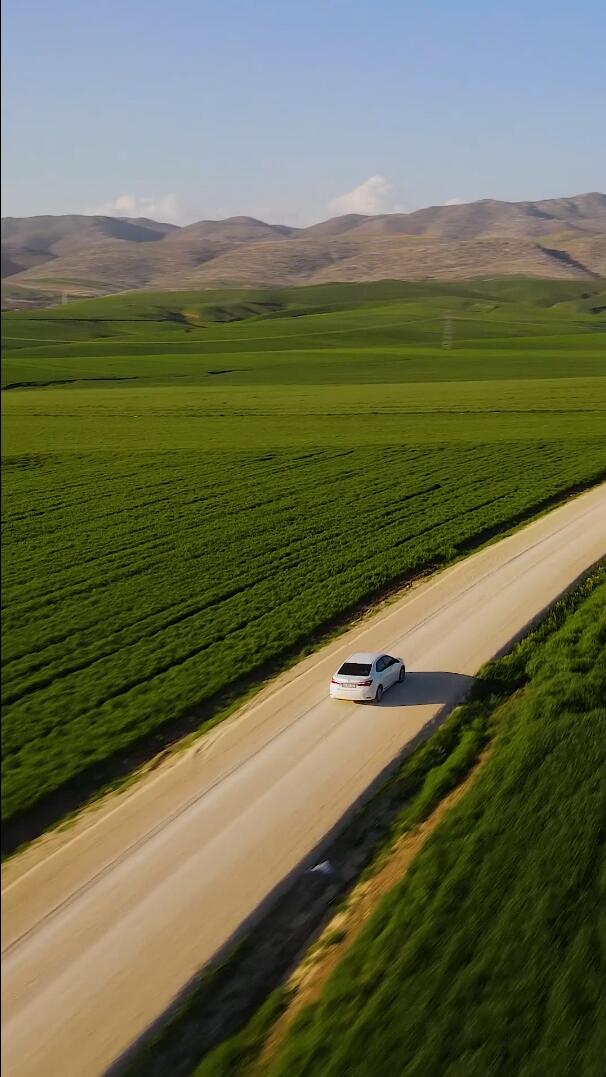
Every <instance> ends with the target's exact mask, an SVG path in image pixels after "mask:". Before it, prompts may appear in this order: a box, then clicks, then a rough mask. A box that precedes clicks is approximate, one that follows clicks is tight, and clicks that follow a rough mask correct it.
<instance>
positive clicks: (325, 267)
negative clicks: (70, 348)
mask: <svg viewBox="0 0 606 1077" xmlns="http://www.w3.org/2000/svg"><path fill="white" fill-rule="evenodd" d="M499 274H521V275H530V276H546V277H562V276H568V277H575V276H576V277H583V276H586V277H588V278H590V277H602V276H604V275H606V195H604V194H602V193H600V192H588V193H586V194H581V195H573V196H569V197H563V198H555V199H543V200H539V201H523V202H504V201H499V200H496V199H489V198H488V199H480V200H479V201H476V202H467V203H460V204H456V205H448V206H429V207H426V208H424V209H419V210H415V211H413V212H411V213H391V214H386V213H383V214H374V215H366V214H345V215H342V216H339V217H333V218H329V219H328V220H326V221H320V222H318V223H317V224H313V225H310V226H308V227H305V228H299V227H294V226H290V225H284V224H268V223H267V222H265V221H261V220H258V219H257V218H255V217H249V216H234V217H228V218H226V219H223V220H202V221H196V222H193V223H192V224H189V225H184V226H178V225H172V224H168V223H163V222H158V221H153V220H150V219H148V218H125V217H109V216H101V215H99V216H96V215H85V214H67V215H63V216H52V215H41V216H35V217H21V218H19V217H7V218H4V219H3V221H2V276H3V286H4V287H5V288H6V290H7V291H8V292H9V293H10V292H12V293H20V292H22V293H23V294H24V295H27V294H28V291H30V292H31V290H34V291H35V290H36V289H37V290H39V291H41V292H46V293H50V294H53V293H54V294H56V293H59V292H65V293H67V294H70V295H78V294H80V295H83V294H89V295H95V294H97V295H102V294H107V293H111V292H116V291H123V290H130V289H141V288H157V287H162V288H168V289H170V288H173V287H174V288H176V287H183V286H193V287H195V286H198V285H199V286H200V287H211V286H213V285H215V286H217V285H223V284H246V285H257V284H258V285H275V284H280V283H290V284H310V283H321V282H322V281H330V280H360V281H361V280H376V279H381V277H394V278H399V279H421V278H423V277H429V278H431V277H436V278H440V277H451V278H456V277H459V278H462V277H465V276H482V275H499Z"/></svg>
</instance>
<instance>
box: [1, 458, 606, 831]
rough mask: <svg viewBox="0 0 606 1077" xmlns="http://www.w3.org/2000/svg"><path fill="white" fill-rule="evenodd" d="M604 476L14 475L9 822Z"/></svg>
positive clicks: (184, 465)
mask: <svg viewBox="0 0 606 1077" xmlns="http://www.w3.org/2000/svg"><path fill="white" fill-rule="evenodd" d="M603 466H604V454H603V447H602V446H601V445H600V444H598V443H594V442H591V441H581V440H571V441H569V442H567V443H565V444H562V445H559V444H555V443H546V444H545V445H543V446H538V447H537V445H536V443H532V444H531V445H526V444H517V443H508V444H505V445H490V444H486V445H472V446H468V445H463V446H461V445H442V446H435V445H434V446H432V447H431V448H421V447H419V448H414V447H410V446H407V447H389V448H386V449H378V448H375V447H369V448H355V449H350V450H341V451H339V450H333V451H329V450H321V449H318V450H316V451H309V452H298V453H297V452H291V453H287V452H281V453H277V452H274V453H264V454H250V455H245V454H243V453H236V452H233V453H225V454H223V453H215V454H213V453H198V454H195V453H194V454H191V453H155V454H145V456H141V457H133V456H126V455H120V454H115V455H109V454H107V455H100V456H99V455H91V456H81V457H78V456H73V457H65V458H63V457H52V456H44V455H42V456H39V457H32V456H29V457H25V458H23V459H18V458H13V459H11V460H9V461H7V464H6V466H5V493H6V494H7V502H6V504H7V507H6V512H5V545H4V575H3V580H4V614H3V616H4V638H5V641H6V642H5V646H4V649H3V659H2V662H3V678H2V680H3V687H2V702H3V706H4V712H3V713H4V717H3V752H4V757H3V776H4V781H3V815H4V817H5V818H6V817H12V816H14V815H16V814H18V813H19V812H21V811H23V810H24V809H26V808H28V807H30V806H31V805H32V804H34V803H36V802H37V801H39V800H41V799H43V798H44V796H45V795H46V794H48V793H50V792H52V791H53V790H55V789H58V788H60V787H61V786H62V785H64V784H65V783H66V782H68V781H69V780H70V779H73V778H75V777H76V776H77V775H78V774H80V773H81V772H82V771H84V770H85V769H86V768H87V767H88V766H89V765H90V764H92V763H95V762H100V761H103V760H105V759H107V758H109V757H110V756H112V755H114V754H115V753H117V752H120V751H123V750H124V749H125V748H126V747H128V746H129V745H132V744H134V743H136V742H137V741H139V740H141V739H142V738H144V737H146V736H149V735H150V734H151V733H152V732H153V731H154V730H155V729H158V728H159V727H161V726H163V725H166V724H167V723H171V722H174V721H175V720H177V719H178V718H180V717H182V716H183V715H185V714H187V713H188V712H191V711H192V710H193V709H195V708H198V707H200V706H201V705H203V704H206V705H210V704H212V702H213V700H215V699H216V698H217V697H219V696H220V694H221V692H222V691H224V690H225V689H226V688H227V687H228V686H229V684H230V683H231V682H232V681H233V680H234V679H237V678H241V677H244V676H246V675H248V674H251V673H254V672H255V671H256V670H259V669H260V668H261V667H263V665H264V664H265V663H267V662H269V661H273V660H275V659H279V658H280V656H283V655H284V654H285V653H286V652H288V651H289V650H292V649H293V648H294V647H296V646H297V645H300V644H302V643H303V642H304V641H305V640H308V639H309V638H310V637H311V636H312V635H313V634H314V633H316V632H317V631H318V630H319V629H321V628H322V627H324V626H326V625H328V624H329V623H330V622H331V621H332V620H334V618H335V617H337V616H338V615H339V614H341V613H342V612H343V611H345V610H347V609H351V608H353V607H355V605H356V604H357V603H359V602H360V601H361V600H363V599H364V598H365V597H367V596H369V595H370V594H372V593H373V592H376V591H378V590H379V589H380V588H382V587H383V586H385V585H386V584H388V583H390V582H391V581H393V580H394V579H397V578H399V577H402V576H404V575H406V574H407V573H410V572H412V571H414V570H415V569H418V568H420V567H421V566H425V565H428V564H433V563H438V562H442V561H444V560H446V559H448V558H451V557H452V556H454V555H455V554H456V551H457V548H458V547H460V545H461V544H462V543H465V542H466V541H470V540H473V538H474V536H478V535H480V534H484V533H485V532H486V530H487V529H490V528H492V527H494V528H495V529H496V528H499V527H503V525H505V524H506V523H507V521H509V520H511V519H512V518H514V517H515V516H516V515H517V514H520V513H523V512H525V511H528V510H529V509H530V508H531V507H532V506H534V505H537V504H538V503H540V502H541V501H543V500H544V499H545V498H547V497H549V496H550V494H553V493H556V492H557V491H558V490H561V489H562V488H565V487H566V486H569V485H572V484H574V483H576V482H579V481H585V480H587V479H588V478H590V477H591V476H592V475H594V474H597V473H599V471H600V469H601V468H603Z"/></svg>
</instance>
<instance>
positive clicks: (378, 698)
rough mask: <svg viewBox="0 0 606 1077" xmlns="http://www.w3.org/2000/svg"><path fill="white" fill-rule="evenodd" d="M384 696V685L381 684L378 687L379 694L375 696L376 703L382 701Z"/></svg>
mask: <svg viewBox="0 0 606 1077" xmlns="http://www.w3.org/2000/svg"><path fill="white" fill-rule="evenodd" d="M382 698H383V685H382V684H380V685H379V686H378V688H377V694H376V696H375V703H380V702H381V700H382Z"/></svg>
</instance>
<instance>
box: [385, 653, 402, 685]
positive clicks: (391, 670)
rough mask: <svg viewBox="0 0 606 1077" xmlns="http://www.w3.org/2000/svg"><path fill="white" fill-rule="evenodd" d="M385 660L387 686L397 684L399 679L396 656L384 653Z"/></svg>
mask: <svg viewBox="0 0 606 1077" xmlns="http://www.w3.org/2000/svg"><path fill="white" fill-rule="evenodd" d="M383 662H384V663H385V677H386V683H385V687H386V688H387V687H388V685H392V684H395V682H396V681H397V679H398V673H399V670H398V663H397V662H396V660H395V658H392V657H391V655H390V654H384V655H383Z"/></svg>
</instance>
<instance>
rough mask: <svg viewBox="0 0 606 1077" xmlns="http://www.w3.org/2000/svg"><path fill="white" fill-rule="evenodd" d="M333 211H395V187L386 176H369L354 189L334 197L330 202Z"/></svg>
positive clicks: (365, 212)
mask: <svg viewBox="0 0 606 1077" xmlns="http://www.w3.org/2000/svg"><path fill="white" fill-rule="evenodd" d="M328 208H329V210H330V211H331V213H337V214H341V213H363V214H369V215H371V214H373V213H394V212H396V211H397V209H398V206H397V205H396V202H395V189H394V186H393V184H391V183H390V182H389V181H388V180H387V179H385V176H369V177H368V179H367V180H364V182H363V183H360V184H359V185H358V186H357V187H354V188H353V190H352V191H347V192H346V194H341V195H339V196H338V197H337V198H333V200H332V202H330V204H329V207H328Z"/></svg>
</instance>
